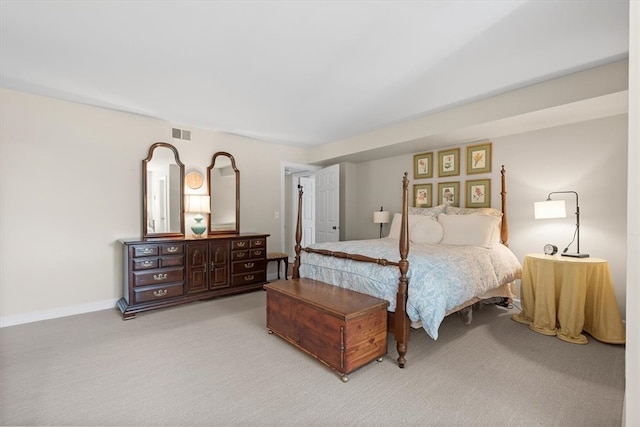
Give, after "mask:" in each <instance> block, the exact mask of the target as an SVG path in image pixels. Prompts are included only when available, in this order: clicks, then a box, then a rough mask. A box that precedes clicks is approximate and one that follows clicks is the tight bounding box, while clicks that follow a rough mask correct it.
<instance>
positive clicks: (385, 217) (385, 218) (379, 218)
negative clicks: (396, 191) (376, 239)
mask: <svg viewBox="0 0 640 427" xmlns="http://www.w3.org/2000/svg"><path fill="white" fill-rule="evenodd" d="M390 220H391V214H390V213H389V211H383V210H382V206H380V210H379V211H375V212H374V213H373V223H374V224H380V238H382V226H383V224H386V223H388V222H389V221H390Z"/></svg>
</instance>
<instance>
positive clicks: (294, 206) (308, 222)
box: [280, 162, 320, 260]
mask: <svg viewBox="0 0 640 427" xmlns="http://www.w3.org/2000/svg"><path fill="white" fill-rule="evenodd" d="M318 169H320V167H319V166H314V165H304V164H297V163H288V162H282V164H281V181H280V212H282V215H280V229H281V236H282V239H281V240H280V245H281V249H280V250H281V252H284V253H286V254H287V255H289V260H293V259H294V258H295V237H296V236H295V232H296V223H297V216H298V185H299V184H300V185H303V186H304V187H305V189H304V190H303V191H304V196H303V199H302V200H303V218H304V224H303V242H306V241H307V240H308V239H313V238H315V236H314V235H313V234H314V233H315V232H314V231H312V229H310V228H309V227H310V226H311V227H315V212H314V211H315V190H314V189H313V188H309V187H313V184H314V183H315V171H317V170H318ZM305 227H306V229H305Z"/></svg>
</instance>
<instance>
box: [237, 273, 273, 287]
mask: <svg viewBox="0 0 640 427" xmlns="http://www.w3.org/2000/svg"><path fill="white" fill-rule="evenodd" d="M266 281H267V272H266V271H264V270H262V271H253V272H249V273H245V274H233V275H232V276H231V286H241V285H250V284H252V283H264V282H266Z"/></svg>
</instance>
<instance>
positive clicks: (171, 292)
mask: <svg viewBox="0 0 640 427" xmlns="http://www.w3.org/2000/svg"><path fill="white" fill-rule="evenodd" d="M183 294H184V285H183V284H182V283H172V284H169V285H165V286H153V287H150V286H149V287H146V288H138V289H134V290H133V298H134V300H135V303H142V302H149V301H156V300H162V299H167V298H174V297H179V296H182V295H183Z"/></svg>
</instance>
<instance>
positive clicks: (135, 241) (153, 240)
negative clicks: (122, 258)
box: [118, 232, 270, 245]
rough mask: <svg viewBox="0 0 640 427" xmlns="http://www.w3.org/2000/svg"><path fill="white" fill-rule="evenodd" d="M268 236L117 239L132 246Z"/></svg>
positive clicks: (252, 234)
mask: <svg viewBox="0 0 640 427" xmlns="http://www.w3.org/2000/svg"><path fill="white" fill-rule="evenodd" d="M269 236H270V234H266V233H254V232H244V233H237V234H235V233H234V234H212V235H203V236H202V237H193V236H184V237H182V236H178V237H150V238H146V239H141V238H139V237H131V238H125V239H118V241H119V242H120V243H122V244H125V245H133V244H144V243H165V242H166V243H171V242H199V241H208V240H230V239H252V238H261V237H262V238H266V237H269Z"/></svg>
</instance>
